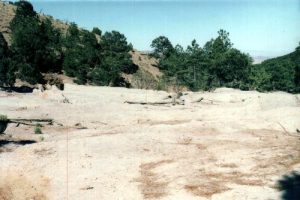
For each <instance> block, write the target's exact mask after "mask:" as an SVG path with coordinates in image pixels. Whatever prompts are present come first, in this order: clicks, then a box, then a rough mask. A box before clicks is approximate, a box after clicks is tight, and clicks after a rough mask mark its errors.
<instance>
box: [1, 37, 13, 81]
mask: <svg viewBox="0 0 300 200" xmlns="http://www.w3.org/2000/svg"><path fill="white" fill-rule="evenodd" d="M14 82H15V73H14V62H13V61H12V59H11V58H10V52H9V49H8V45H7V43H6V41H5V39H4V37H3V34H2V33H0V86H12V85H13V84H14Z"/></svg>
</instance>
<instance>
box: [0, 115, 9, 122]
mask: <svg viewBox="0 0 300 200" xmlns="http://www.w3.org/2000/svg"><path fill="white" fill-rule="evenodd" d="M0 121H1V122H7V121H9V120H8V118H7V116H6V115H0Z"/></svg>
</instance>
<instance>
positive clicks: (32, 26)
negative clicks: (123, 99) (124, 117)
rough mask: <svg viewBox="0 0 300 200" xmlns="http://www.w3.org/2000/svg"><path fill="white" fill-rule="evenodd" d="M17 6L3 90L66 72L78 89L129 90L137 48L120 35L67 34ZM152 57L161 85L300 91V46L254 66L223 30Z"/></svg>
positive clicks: (1, 50) (162, 43)
mask: <svg viewBox="0 0 300 200" xmlns="http://www.w3.org/2000/svg"><path fill="white" fill-rule="evenodd" d="M14 4H15V5H16V6H17V9H16V13H15V17H14V19H13V20H12V21H11V24H10V28H11V31H12V34H11V45H8V44H7V42H6V40H5V38H4V37H3V35H2V33H0V86H12V85H13V84H14V83H15V80H16V79H17V78H18V79H21V80H23V81H27V82H29V83H31V84H35V83H43V81H44V78H43V75H44V74H45V73H49V72H57V73H62V72H64V73H65V74H66V75H68V76H71V77H74V78H75V82H76V83H78V84H85V83H89V84H95V85H111V86H127V83H126V81H125V80H124V79H123V78H122V76H121V74H122V73H127V74H130V73H135V72H136V71H137V69H138V67H137V66H136V65H134V64H133V63H132V59H131V55H130V54H129V52H130V51H131V50H132V45H131V44H128V42H127V41H126V37H125V36H124V35H123V34H121V33H119V32H117V31H112V32H106V33H104V34H102V32H101V30H100V29H99V28H93V30H92V31H88V30H84V29H79V28H78V27H77V25H76V24H75V23H71V24H69V25H68V29H67V31H66V33H62V31H61V30H59V29H56V28H55V27H54V26H53V24H52V21H51V20H50V19H49V18H41V17H40V16H39V15H38V14H37V13H36V12H35V11H34V9H33V6H32V5H31V4H30V3H29V2H27V1H18V2H16V3H14ZM151 47H152V48H153V53H152V54H151V56H153V57H155V58H157V59H158V60H159V63H158V67H159V69H160V70H161V71H163V73H164V76H163V78H162V81H161V82H167V85H180V86H184V87H187V88H189V89H191V90H210V89H213V88H216V87H233V88H240V89H243V90H252V89H255V90H259V91H271V90H283V91H288V92H294V93H295V92H300V46H299V47H297V48H296V50H295V52H293V53H291V54H288V55H286V56H282V57H278V58H274V59H270V60H266V61H264V62H263V63H261V64H258V65H253V64H252V58H251V57H250V56H249V55H248V54H245V53H242V52H241V51H239V50H238V49H236V48H233V44H232V43H231V41H230V39H229V33H228V32H226V31H224V30H220V31H219V32H218V36H217V37H216V38H214V39H211V40H210V41H208V42H206V44H205V45H204V46H203V47H200V45H199V44H198V43H197V42H196V40H193V41H192V42H191V44H190V45H189V46H187V48H186V49H184V48H183V47H182V46H180V45H176V46H173V45H172V43H171V42H170V41H169V39H168V38H167V37H164V36H160V37H158V38H156V39H154V40H153V41H152V44H151Z"/></svg>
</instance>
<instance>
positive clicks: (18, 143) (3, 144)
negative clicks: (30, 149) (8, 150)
mask: <svg viewBox="0 0 300 200" xmlns="http://www.w3.org/2000/svg"><path fill="white" fill-rule="evenodd" d="M33 143H36V141H34V140H18V141H13V140H0V147H3V146H5V145H8V144H14V145H27V144H33Z"/></svg>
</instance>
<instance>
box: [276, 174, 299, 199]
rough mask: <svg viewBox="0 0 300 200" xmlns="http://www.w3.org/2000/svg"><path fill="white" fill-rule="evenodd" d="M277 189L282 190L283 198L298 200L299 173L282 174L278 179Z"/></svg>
mask: <svg viewBox="0 0 300 200" xmlns="http://www.w3.org/2000/svg"><path fill="white" fill-rule="evenodd" d="M278 186H279V190H281V191H282V199H283V200H299V199H300V173H297V172H291V173H290V174H288V175H284V176H283V177H282V178H281V179H280V180H279V181H278Z"/></svg>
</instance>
